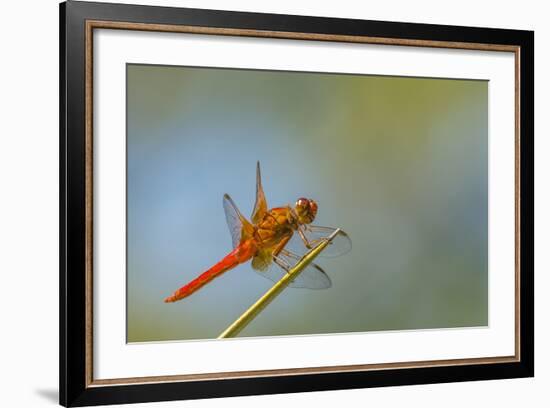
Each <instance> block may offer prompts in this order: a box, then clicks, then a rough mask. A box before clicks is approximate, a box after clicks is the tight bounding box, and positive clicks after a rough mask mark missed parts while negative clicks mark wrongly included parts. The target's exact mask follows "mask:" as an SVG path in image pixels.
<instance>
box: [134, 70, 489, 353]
mask: <svg viewBox="0 0 550 408" xmlns="http://www.w3.org/2000/svg"><path fill="white" fill-rule="evenodd" d="M127 84H128V89H127V167H128V169H127V172H128V173H127V189H128V191H127V200H128V201H127V211H128V213H127V228H128V229H127V239H128V240H127V307H128V312H127V317H128V320H127V324H128V326H127V334H128V341H129V342H140V341H159V340H186V339H207V338H215V337H217V336H218V335H219V334H220V333H221V332H222V331H223V330H224V329H225V328H226V327H227V326H228V325H229V324H230V323H232V322H233V320H234V319H235V318H237V317H238V316H239V315H240V314H241V313H242V312H243V311H244V310H245V309H246V308H247V307H248V306H250V305H251V304H252V303H253V302H254V301H256V300H257V298H258V297H260V296H261V295H262V294H263V293H264V292H265V291H266V290H267V289H268V288H269V287H270V286H271V284H272V282H271V281H269V280H267V279H265V278H263V277H261V276H259V275H258V274H257V273H255V272H254V271H253V270H252V269H251V268H250V266H249V265H248V264H247V265H241V266H239V267H237V268H236V269H233V270H231V271H229V272H227V273H226V274H224V275H222V276H221V277H219V278H217V279H215V280H214V281H213V282H211V283H210V284H208V285H207V286H205V287H204V288H203V289H201V290H200V291H198V292H197V293H195V294H193V295H192V296H191V297H189V298H186V299H183V300H182V301H180V302H177V303H173V304H165V303H163V299H164V298H165V297H166V296H168V295H170V294H171V293H172V292H173V291H174V290H176V289H177V288H179V287H180V286H181V285H183V284H185V283H187V282H188V281H189V280H191V279H193V278H194V277H196V276H197V275H198V274H200V273H201V272H203V271H205V270H206V269H208V268H209V267H210V266H211V265H213V264H214V263H216V262H217V261H218V260H220V259H221V258H222V257H223V256H224V255H226V254H227V253H228V252H229V251H230V250H231V237H230V234H229V231H228V228H227V226H226V222H225V217H224V212H223V208H222V196H223V194H224V193H229V194H230V195H231V196H232V197H233V199H234V200H235V202H236V203H237V205H238V206H239V208H240V210H241V211H242V212H243V213H244V214H245V215H246V216H250V213H251V211H252V207H253V205H254V199H255V197H254V193H255V164H256V161H257V160H259V161H260V162H261V165H262V173H263V183H264V189H265V192H266V196H267V200H268V205H269V206H270V207H271V206H280V205H284V204H287V203H293V202H294V201H295V200H296V198H298V197H301V196H306V197H311V198H314V199H315V200H316V201H317V202H318V204H319V213H318V217H317V219H316V222H315V223H316V224H319V225H329V226H338V227H341V228H343V229H344V230H346V231H347V232H348V234H349V235H350V236H351V238H352V240H353V244H354V247H353V250H352V252H351V253H348V254H347V255H345V256H343V257H340V258H329V259H321V258H320V259H319V262H318V263H319V264H320V265H322V266H323V267H324V268H325V270H326V271H327V272H328V274H329V275H330V277H331V279H332V281H333V287H332V288H330V289H327V290H321V291H314V290H308V289H292V288H290V289H287V290H286V291H284V292H283V293H282V294H281V295H280V296H279V297H278V298H277V299H276V300H275V301H274V302H273V303H272V304H271V305H270V306H269V307H268V308H267V309H266V310H265V311H264V312H263V313H262V314H261V315H260V316H258V317H257V318H256V320H254V321H253V322H252V324H250V325H249V326H248V327H247V328H246V329H245V330H244V331H243V332H242V333H241V336H272V335H293V334H314V333H342V332H354V331H371V330H403V329H424V328H443V327H445V328H447V327H463V326H482V325H486V324H487V321H488V318H487V301H488V293H487V289H488V285H487V279H488V275H487V212H488V198H487V177H488V173H487V166H488V162H487V139H488V129H487V105H488V100H487V92H488V88H487V86H488V84H487V82H485V81H469V80H452V79H423V78H401V77H381V76H365V75H338V74H318V73H295V72H276V71H251V70H235V69H210V68H186V67H166V66H151V65H128V66H127Z"/></svg>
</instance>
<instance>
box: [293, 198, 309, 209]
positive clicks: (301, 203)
mask: <svg viewBox="0 0 550 408" xmlns="http://www.w3.org/2000/svg"><path fill="white" fill-rule="evenodd" d="M296 207H297V208H299V209H301V210H306V209H307V208H308V207H309V200H308V199H307V198H299V199H297V200H296Z"/></svg>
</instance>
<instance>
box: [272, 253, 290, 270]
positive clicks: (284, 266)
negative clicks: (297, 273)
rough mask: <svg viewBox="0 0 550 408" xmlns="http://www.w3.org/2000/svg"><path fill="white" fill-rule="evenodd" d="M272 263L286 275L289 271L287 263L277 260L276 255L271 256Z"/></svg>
mask: <svg viewBox="0 0 550 408" xmlns="http://www.w3.org/2000/svg"><path fill="white" fill-rule="evenodd" d="M273 262H275V263H276V264H277V265H279V266H280V267H281V268H283V269H284V270H285V271H286V273H288V271H289V270H290V265H289V264H288V262H286V261H285V260H284V259H281V258H279V257H278V256H277V255H275V254H274V255H273Z"/></svg>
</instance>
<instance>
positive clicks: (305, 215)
mask: <svg viewBox="0 0 550 408" xmlns="http://www.w3.org/2000/svg"><path fill="white" fill-rule="evenodd" d="M294 210H295V211H296V214H297V215H298V223H300V224H311V223H312V222H313V220H314V219H315V216H316V215H317V203H316V202H315V201H314V200H312V199H309V198H299V199H297V200H296V204H295V206H294Z"/></svg>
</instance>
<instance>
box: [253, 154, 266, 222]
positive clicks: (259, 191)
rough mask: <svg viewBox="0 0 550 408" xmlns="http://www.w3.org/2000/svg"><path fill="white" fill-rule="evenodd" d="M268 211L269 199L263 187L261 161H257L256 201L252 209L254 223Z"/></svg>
mask: <svg viewBox="0 0 550 408" xmlns="http://www.w3.org/2000/svg"><path fill="white" fill-rule="evenodd" d="M266 212H267V201H266V199H265V194H264V189H263V187H262V174H261V172H260V162H257V163H256V203H255V204H254V210H253V211H252V218H251V219H252V223H254V224H257V223H259V222H260V221H261V220H262V219H263V218H264V215H265V213H266Z"/></svg>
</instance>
